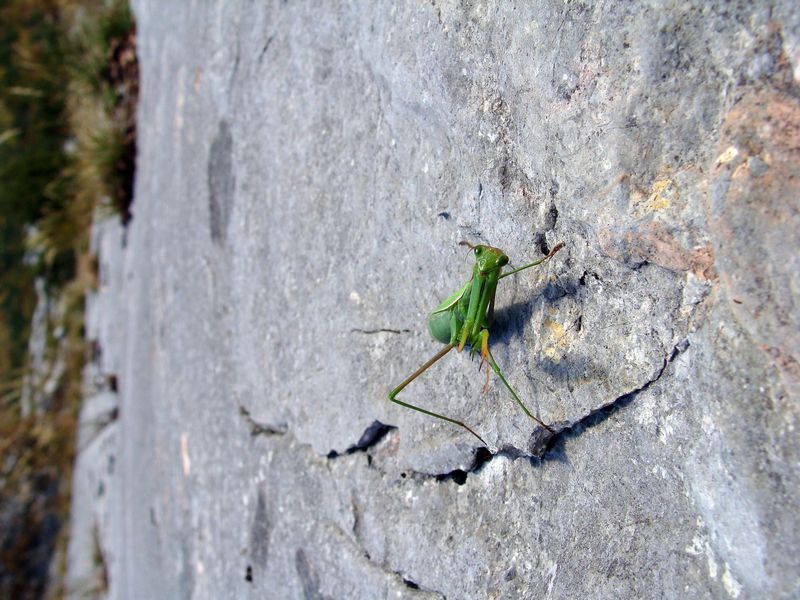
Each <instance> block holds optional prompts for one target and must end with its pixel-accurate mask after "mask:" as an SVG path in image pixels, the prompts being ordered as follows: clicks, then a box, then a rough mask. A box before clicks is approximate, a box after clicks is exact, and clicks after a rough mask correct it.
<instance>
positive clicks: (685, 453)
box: [76, 0, 800, 599]
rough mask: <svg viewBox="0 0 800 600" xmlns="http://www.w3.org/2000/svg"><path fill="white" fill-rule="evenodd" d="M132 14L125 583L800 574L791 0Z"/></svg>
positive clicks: (436, 592)
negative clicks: (484, 246) (492, 314)
mask: <svg viewBox="0 0 800 600" xmlns="http://www.w3.org/2000/svg"><path fill="white" fill-rule="evenodd" d="M135 8H136V15H137V18H138V31H139V35H138V43H139V56H140V60H141V67H142V88H141V89H142V95H141V104H140V108H139V135H140V139H139V152H140V155H139V158H138V162H137V165H138V169H139V170H138V172H137V178H136V192H135V194H136V195H135V198H136V199H135V202H134V205H133V220H132V222H131V224H130V226H129V228H128V230H127V238H126V243H125V246H124V249H122V251H121V252H118V257H117V261H116V265H117V266H106V264H105V261H104V262H103V265H104V273H106V274H107V275H108V276H107V278H106V280H105V284H104V287H103V288H102V289H101V290H100V292H99V298H100V299H102V298H103V297H106V298H111V299H112V300H113V298H123V299H124V300H123V301H121V302H119V303H118V304H116V305H115V303H114V302H113V301H106V303H105V304H104V303H103V301H98V302H97V303H96V305H94V308H92V310H95V311H97V313H96V314H95V315H94V316H92V318H96V319H97V320H98V322H99V323H105V325H101V326H98V328H97V329H95V331H97V332H98V333H97V335H98V339H99V343H100V346H101V347H102V348H103V351H104V353H105V352H108V355H109V356H113V357H116V358H115V359H114V365H113V369H114V372H115V373H116V374H117V376H118V381H119V402H120V413H119V422H118V424H117V425H115V426H114V427H115V429H114V432H113V436H110V437H111V439H112V440H115V443H116V454H114V456H116V464H117V465H118V468H117V469H116V470H115V472H114V475H113V477H112V478H111V480H110V481H109V485H110V486H112V487H113V494H112V497H113V498H116V499H117V500H115V501H114V502H109V503H107V506H108V508H107V510H108V511H110V512H109V515H110V517H109V518H108V519H107V520H106V521H102V520H101V527H100V538H101V540H102V541H103V544H105V547H107V552H105V554H104V557H105V560H106V563H107V565H108V575H109V581H110V588H109V595H110V596H111V597H114V598H209V599H211V598H249V597H252V598H264V597H267V598H273V597H274V598H383V597H403V598H418V597H419V598H427V597H431V598H445V597H446V598H487V597H491V598H520V597H522V598H539V597H548V598H580V597H593V598H621V597H626V598H638V597H664V598H688V597H693V598H699V597H720V598H726V597H731V598H760V597H774V598H782V597H785V598H789V597H796V596H797V595H798V594H800V580H799V579H798V577H799V576H798V573H800V552H798V550H800V548H799V547H798V545H799V544H800V531H798V519H797V514H798V513H799V512H800V501H798V499H797V491H798V489H800V466H799V464H800V450H799V447H798V443H797V426H798V394H800V366H799V365H798V360H800V334H799V333H798V330H800V327H798V324H799V322H800V312H799V311H798V298H800V253H798V249H799V248H800V243H799V242H800V240H799V239H798V238H799V237H800V233H799V232H800V214H798V213H799V211H798V208H799V206H800V204H799V202H800V200H799V199H800V189H799V188H800V183H798V172H799V171H798V166H800V102H799V101H798V97H799V93H798V90H799V89H800V87H799V86H800V13H798V12H797V10H796V5H795V3H794V2H789V1H786V2H762V3H757V4H755V5H751V4H750V3H741V4H736V3H727V2H726V3H722V2H720V3H705V2H696V3H691V2H681V3H678V2H663V3H653V4H652V5H643V4H636V5H634V4H632V3H615V2H609V3H603V2H600V3H596V4H591V3H585V4H584V3H563V2H537V3H523V2H488V3H472V2H466V3H459V2H427V3H421V2H420V3H403V4H398V3H373V2H351V3H346V2H330V3H324V4H320V3H311V2H295V1H292V2H265V3H253V2H244V1H241V2H224V3H222V2H220V3H211V2H196V3H194V5H189V4H180V5H179V3H159V2H153V1H145V0H141V1H139V2H136V3H135ZM462 239H463V240H468V241H470V242H473V243H479V242H483V243H490V244H492V245H496V246H499V247H501V248H503V249H504V250H505V251H506V252H507V253H508V255H509V256H510V257H511V259H512V262H513V263H516V264H522V263H524V262H527V261H530V260H534V259H536V258H538V257H540V256H541V255H542V253H543V252H546V251H548V250H549V249H550V248H552V247H553V246H554V245H555V244H556V243H559V242H564V243H565V244H566V246H565V248H564V249H563V250H562V251H561V252H560V253H559V254H557V255H556V257H555V258H553V259H552V260H551V261H550V262H549V263H547V264H545V265H543V266H542V267H540V268H538V269H531V270H528V271H525V272H523V273H521V274H519V275H517V276H515V277H512V278H509V279H506V280H504V281H503V282H501V286H500V290H499V292H498V299H497V303H498V304H497V306H498V311H497V321H496V323H495V328H494V330H493V334H492V338H491V343H492V347H493V352H494V354H495V356H496V357H497V359H498V362H499V363H500V364H501V366H502V367H503V368H504V370H505V372H506V374H507V376H508V377H509V379H510V381H511V382H512V385H514V386H515V387H516V389H517V390H518V392H519V393H520V395H521V396H522V398H524V399H525V400H526V402H527V403H528V404H529V406H530V407H531V408H532V409H533V410H534V411H535V412H536V413H537V414H538V415H540V416H541V418H542V419H544V420H545V421H546V422H549V423H552V424H554V426H555V427H556V428H557V429H558V431H559V433H558V434H557V435H556V436H555V437H554V438H552V439H550V440H546V439H543V438H542V436H541V433H542V430H541V429H540V428H535V427H534V425H535V423H533V422H532V421H531V420H530V419H528V418H527V417H526V416H525V415H524V414H523V413H522V412H521V411H520V410H519V409H518V407H517V406H516V405H515V404H514V402H513V400H512V399H511V398H510V397H509V396H508V395H507V394H506V393H505V392H504V390H503V389H502V388H501V387H500V386H499V384H498V383H497V382H493V383H492V385H491V387H490V389H489V392H488V394H486V395H483V394H482V390H481V388H482V386H483V376H482V375H481V374H479V373H477V372H476V367H477V365H476V363H475V362H470V359H469V356H468V355H467V354H466V353H464V354H461V355H457V354H455V353H452V356H447V357H446V358H445V359H444V360H442V361H441V362H440V363H438V364H437V365H435V366H434V367H433V368H432V369H431V370H430V372H428V373H426V374H425V375H424V376H423V377H422V378H420V379H419V380H417V381H415V382H414V383H413V384H411V385H410V386H409V387H408V388H407V389H406V390H404V391H403V393H402V394H401V398H405V399H406V400H408V401H410V402H415V403H418V404H421V405H424V406H426V407H429V408H431V409H434V410H438V411H441V412H443V413H445V414H448V415H452V416H454V417H456V418H462V419H463V420H465V421H466V422H467V423H468V424H470V425H471V426H473V427H474V428H475V429H476V430H477V431H478V432H480V433H481V435H482V436H484V437H485V438H486V440H487V442H488V443H489V445H490V446H491V450H492V451H493V452H494V454H491V453H489V452H488V451H486V450H481V449H479V448H478V446H479V444H478V443H477V440H475V439H474V438H472V437H471V436H470V435H469V434H468V433H466V432H464V431H463V430H460V429H459V428H456V427H453V426H452V425H450V424H447V423H443V422H438V421H436V420H434V419H431V418H428V417H425V416H424V415H421V414H419V413H415V412H413V411H409V410H405V409H402V408H401V407H397V406H394V405H391V404H390V403H389V402H387V400H386V394H387V392H388V390H389V389H391V388H392V387H394V386H395V385H397V384H398V383H399V382H400V381H402V380H403V378H405V377H406V376H407V375H408V374H410V373H411V372H412V371H413V370H414V369H416V368H417V367H418V366H419V365H420V364H421V363H422V362H423V361H424V360H426V359H427V358H428V357H429V356H431V355H433V354H434V353H435V352H436V351H437V350H438V347H437V344H436V343H435V342H433V341H431V340H430V339H429V336H428V333H427V329H426V325H425V320H426V315H427V313H428V312H429V311H430V310H431V309H432V308H433V307H434V306H436V304H437V303H438V302H439V301H440V300H441V299H442V298H444V297H445V296H447V295H448V294H449V293H450V292H452V291H453V290H455V289H456V287H457V286H458V285H460V284H461V283H463V282H464V281H465V279H466V277H468V273H469V268H470V265H469V261H468V259H465V254H464V251H463V248H460V247H459V246H458V245H457V243H458V241H460V240H462ZM103 306H105V308H103ZM376 421H377V422H378V424H376V423H375V422H376ZM380 424H385V425H391V426H393V428H387V427H381V426H380ZM362 436H363V437H362ZM101 454H102V453H101ZM76 564H77V563H76Z"/></svg>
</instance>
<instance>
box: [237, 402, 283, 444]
mask: <svg viewBox="0 0 800 600" xmlns="http://www.w3.org/2000/svg"><path fill="white" fill-rule="evenodd" d="M239 414H240V415H241V416H242V419H244V422H245V423H247V424H248V425H249V426H250V435H251V436H253V437H255V436H257V435H285V434H286V432H287V431H288V429H289V428H288V426H287V425H285V424H283V425H278V426H272V425H265V424H264V423H259V422H258V421H256V420H255V419H253V417H252V416H251V415H250V411H249V410H247V409H246V408H245V407H244V406H242V405H241V404H239Z"/></svg>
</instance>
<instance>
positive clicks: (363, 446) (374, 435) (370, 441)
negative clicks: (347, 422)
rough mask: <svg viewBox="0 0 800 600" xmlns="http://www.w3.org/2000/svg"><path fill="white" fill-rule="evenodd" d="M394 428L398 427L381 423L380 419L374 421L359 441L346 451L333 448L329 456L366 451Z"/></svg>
mask: <svg viewBox="0 0 800 600" xmlns="http://www.w3.org/2000/svg"><path fill="white" fill-rule="evenodd" d="M393 429H397V427H395V426H394V425H386V424H385V423H381V422H380V421H378V420H375V421H373V422H372V424H371V425H370V426H369V427H367V428H366V429H365V430H364V433H362V434H361V437H360V438H358V441H357V442H356V443H355V444H353V445H352V446H350V447H349V448H348V449H347V450H345V451H344V453H340V452H337V451H336V450H331V451H330V452H328V454H327V458H329V459H334V458H338V457H339V456H342V454H345V455H347V454H355V453H356V452H366V451H367V450H369V449H370V448H372V447H373V446H376V445H378V444H379V443H380V442H381V440H383V438H385V437H386V435H387V434H388V433H389V432H390V431H392V430H393Z"/></svg>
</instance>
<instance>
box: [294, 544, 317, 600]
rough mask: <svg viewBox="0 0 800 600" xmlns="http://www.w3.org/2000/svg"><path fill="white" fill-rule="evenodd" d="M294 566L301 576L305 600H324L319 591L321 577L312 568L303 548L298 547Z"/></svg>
mask: <svg viewBox="0 0 800 600" xmlns="http://www.w3.org/2000/svg"><path fill="white" fill-rule="evenodd" d="M294 568H295V571H297V576H298V577H299V578H300V585H301V586H302V588H303V598H304V599H305V600H322V597H323V596H322V594H321V593H320V591H319V579H318V578H317V574H316V573H315V572H314V570H313V569H312V568H311V564H310V563H309V562H308V557H307V556H306V553H305V552H304V551H303V549H302V548H298V549H297V551H296V552H295V553H294Z"/></svg>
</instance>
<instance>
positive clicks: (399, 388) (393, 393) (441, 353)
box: [389, 344, 488, 446]
mask: <svg viewBox="0 0 800 600" xmlns="http://www.w3.org/2000/svg"><path fill="white" fill-rule="evenodd" d="M454 347H455V346H454V345H453V344H447V345H446V346H445V347H444V348H442V349H441V350H440V351H439V352H437V353H436V354H435V355H434V356H433V357H432V358H431V359H430V360H429V361H428V362H426V363H425V364H424V365H422V366H421V367H420V368H419V369H417V370H416V371H414V372H413V373H412V374H411V375H409V376H408V378H407V379H406V380H405V381H403V383H401V384H400V385H398V386H397V387H396V388H394V389H393V390H392V391H391V392H389V400H391V401H392V402H394V403H395V404H399V405H400V406H405V407H406V408H410V409H411V410H416V411H419V412H421V413H424V414H426V415H430V416H431V417H436V418H437V419H442V420H443V421H447V422H449V423H453V424H454V425H460V426H461V427H463V428H464V429H466V430H467V431H469V432H470V433H471V434H472V435H474V436H475V437H476V438H478V439H479V440H480V441H481V443H482V444H483V445H484V446H487V445H488V444H487V443H486V442H485V441H484V439H483V438H482V437H481V436H479V435H478V434H477V433H475V432H474V431H473V430H472V429H471V428H470V427H468V426H467V425H465V424H464V423H462V422H461V421H459V420H457V419H453V418H451V417H446V416H444V415H440V414H439V413H435V412H433V411H430V410H427V409H424V408H421V407H419V406H414V405H413V404H409V403H408V402H403V401H402V400H398V399H397V394H399V393H400V392H401V391H402V390H403V388H404V387H406V386H407V385H408V384H409V383H411V382H412V381H414V380H415V379H416V378H417V377H419V376H420V375H422V374H423V373H424V372H425V371H427V370H428V369H429V368H430V367H431V366H432V365H433V364H434V363H435V362H436V361H437V360H439V359H440V358H442V357H443V356H444V355H445V354H447V353H448V352H450V350H452V349H453V348H454Z"/></svg>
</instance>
